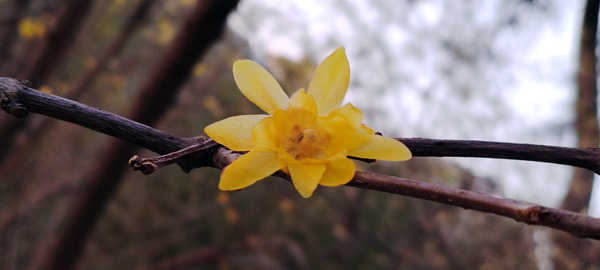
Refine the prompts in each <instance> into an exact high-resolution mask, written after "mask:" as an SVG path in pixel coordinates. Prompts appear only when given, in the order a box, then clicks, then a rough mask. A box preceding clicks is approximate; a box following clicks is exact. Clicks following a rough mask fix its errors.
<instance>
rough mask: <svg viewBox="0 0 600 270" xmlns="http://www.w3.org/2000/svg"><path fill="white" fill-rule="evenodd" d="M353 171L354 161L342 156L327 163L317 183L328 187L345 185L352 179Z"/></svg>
mask: <svg viewBox="0 0 600 270" xmlns="http://www.w3.org/2000/svg"><path fill="white" fill-rule="evenodd" d="M354 173H355V166H354V162H352V160H350V159H348V158H346V157H345V156H344V157H343V158H340V159H337V160H335V161H333V162H332V163H330V164H329V165H327V168H326V169H325V173H323V176H322V177H321V181H319V184H320V185H323V186H329V187H334V186H341V185H345V184H347V183H348V182H350V180H352V178H353V177H354Z"/></svg>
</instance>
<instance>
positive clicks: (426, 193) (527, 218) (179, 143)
mask: <svg viewBox="0 0 600 270" xmlns="http://www.w3.org/2000/svg"><path fill="white" fill-rule="evenodd" d="M15 104H16V105H15ZM0 108H2V109H3V110H5V111H6V112H8V113H15V112H18V114H19V115H21V116H22V115H23V114H24V115H27V113H39V114H43V115H46V116H49V117H53V118H57V119H61V120H64V121H68V122H72V123H75V124H78V125H81V126H84V127H87V128H90V129H93V130H96V131H98V132H102V133H104V134H108V135H111V136H115V137H117V138H120V139H123V140H126V141H129V142H132V143H135V144H137V145H139V146H141V147H144V148H147V149H149V150H152V151H155V152H157V153H159V154H169V153H172V154H170V156H167V157H162V158H161V157H159V158H154V159H140V158H137V159H132V160H131V164H132V165H136V164H137V163H136V160H141V161H146V164H139V166H142V167H143V166H148V164H152V162H154V161H160V162H162V164H160V165H161V166H162V165H164V164H165V162H166V163H168V162H185V163H186V164H187V165H188V166H190V167H189V168H190V169H191V168H199V167H206V166H209V167H215V168H219V169H222V168H224V167H225V166H227V165H229V164H230V163H231V162H233V161H234V160H235V159H237V158H238V157H239V156H241V155H242V154H241V153H237V152H234V151H231V150H229V149H227V148H224V147H222V146H220V145H218V144H215V143H214V142H213V141H212V140H206V139H203V138H202V139H200V137H197V138H191V139H187V138H179V137H175V136H172V135H169V134H167V133H164V132H161V131H158V130H156V129H153V128H151V127H148V126H145V125H142V124H139V123H137V122H134V121H131V120H128V119H126V118H123V117H120V116H117V115H114V114H111V113H108V112H105V111H102V110H99V109H94V108H91V107H88V106H86V105H83V104H80V103H77V102H75V101H71V100H67V99H63V98H60V97H56V96H53V95H49V94H46V93H42V92H39V91H37V90H35V89H32V88H30V87H29V86H27V85H26V84H23V83H22V82H20V81H18V80H15V79H11V78H0ZM15 108H19V109H18V110H16V111H15ZM399 140H400V141H402V142H404V143H405V144H406V145H407V146H408V148H409V149H410V150H411V151H412V152H413V154H414V155H415V156H436V157H441V156H455V157H456V156H460V157H488V158H500V159H516V160H529V161H539V162H550V163H556V164H564V165H572V166H579V167H582V168H587V169H590V170H594V171H595V172H598V164H596V163H597V162H596V160H600V158H599V157H600V153H599V152H598V149H579V148H567V147H555V146H543V145H531V144H512V143H497V142H484V141H459V140H433V139H399ZM188 147H191V148H190V149H196V150H198V151H200V152H195V151H190V149H187V150H182V151H181V152H177V151H178V150H181V149H185V148H188ZM173 152H176V153H173ZM142 163H143V162H142ZM157 167H158V166H157ZM275 175H276V176H278V177H280V178H283V179H286V180H288V181H289V180H290V179H289V176H288V175H287V174H285V173H283V172H277V173H275ZM347 185H348V186H353V187H358V188H364V189H371V190H378V191H383V192H388V193H393V194H399V195H404V196H409V197H414V198H419V199H424V200H429V201H434V202H439V203H443V204H448V205H453V206H459V207H462V208H465V209H473V210H477V211H481V212H487V213H493V214H496V215H501V216H505V217H509V218H512V219H514V220H516V221H518V222H524V223H526V224H531V225H540V226H545V227H550V228H554V229H558V230H562V231H565V232H568V233H571V234H573V235H575V236H579V237H588V238H593V239H600V219H597V218H592V217H589V216H586V215H581V214H578V213H574V212H569V211H565V210H560V209H553V208H548V207H543V206H540V205H536V204H533V203H528V202H521V201H516V200H511V199H503V198H495V197H491V196H487V195H484V194H481V193H477V192H472V191H467V190H461V189H456V188H449V187H445V186H441V185H436V184H432V183H427V182H422V181H416V180H411V179H405V178H399V177H393V176H386V175H380V174H375V173H370V172H357V173H356V175H355V177H354V179H353V180H352V181H351V182H350V183H348V184H347Z"/></svg>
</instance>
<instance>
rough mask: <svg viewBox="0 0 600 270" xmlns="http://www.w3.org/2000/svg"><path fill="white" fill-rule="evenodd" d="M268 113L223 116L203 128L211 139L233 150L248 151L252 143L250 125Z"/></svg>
mask: <svg viewBox="0 0 600 270" xmlns="http://www.w3.org/2000/svg"><path fill="white" fill-rule="evenodd" d="M267 116H268V115H266V114H255V115H238V116H232V117H229V118H225V119H223V120H221V121H218V122H215V123H212V124H210V125H208V126H207V127H205V128H204V132H205V133H206V135H208V136H209V137H210V138H211V139H213V140H215V141H216V142H218V143H220V144H222V145H225V146H227V147H228V148H229V149H231V150H233V151H250V149H252V146H253V145H254V141H253V140H252V127H253V126H254V125H256V124H257V123H258V122H260V121H261V120H263V119H264V118H265V117H267Z"/></svg>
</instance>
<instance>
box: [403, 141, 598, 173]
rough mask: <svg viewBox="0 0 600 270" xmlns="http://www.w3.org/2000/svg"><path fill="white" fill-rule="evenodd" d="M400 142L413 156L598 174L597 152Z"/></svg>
mask: <svg viewBox="0 0 600 270" xmlns="http://www.w3.org/2000/svg"><path fill="white" fill-rule="evenodd" d="M397 140H399V141H401V142H402V143H404V144H405V145H406V146H407V147H408V148H409V149H410V150H411V152H412V154H413V156H417V157H477V158H495V159H513V160H526V161H537V162H545V163H554V164H562V165H570V166H574V167H579V168H584V169H588V170H590V171H593V172H595V173H596V174H599V175H600V149H598V148H571V147H559V146H547V145H536V144H521V143H504V142H486V141H462V140H434V139H421V138H416V139H414V138H413V139H405V138H398V139H397Z"/></svg>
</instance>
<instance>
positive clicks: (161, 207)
mask: <svg viewBox="0 0 600 270" xmlns="http://www.w3.org/2000/svg"><path fill="white" fill-rule="evenodd" d="M597 6H598V2H597V1H589V3H588V2H587V1H583V0H579V1H558V0H537V1H536V0H508V1H506V0H505V1H500V0H496V1H492V0H491V1H470V0H457V1H435V0H405V1H398V0H396V1H392V0H354V1H350V0H328V1H316V0H303V1H267V0H241V1H239V3H238V1H234V0H227V1H225V0H222V1H219V0H196V1H194V0H172V1H154V0H113V1H92V0H86V1H76V0H50V1H40V0H0V76H1V77H13V78H17V79H23V80H29V81H30V82H31V84H32V85H33V87H34V88H36V89H39V90H41V91H44V92H47V93H51V94H54V95H58V96H62V97H66V98H69V99H73V100H77V101H79V102H82V103H84V104H87V105H90V106H93V107H97V108H101V109H103V110H106V111H109V112H112V113H115V114H119V115H123V116H126V117H129V118H132V119H134V120H136V121H139V122H142V123H145V124H148V125H150V126H153V127H156V128H157V129H160V130H162V131H165V132H167V133H170V134H173V135H175V136H180V137H194V136H199V135H204V134H203V131H202V130H203V129H204V127H205V126H206V125H208V124H210V123H213V122H215V121H217V120H220V119H223V118H225V117H228V116H233V115H239V114H250V113H259V112H260V110H259V109H258V108H257V107H256V106H254V105H253V104H252V103H251V102H249V101H248V100H247V99H246V98H245V97H244V96H243V95H242V94H241V93H240V92H239V90H238V89H237V86H236V85H235V83H234V81H233V76H232V72H231V68H232V63H233V62H234V61H235V60H237V59H246V58H249V59H252V60H254V61H257V62H259V63H261V64H262V65H263V66H265V67H266V68H267V69H268V70H269V71H271V72H272V73H273V74H274V76H275V77H276V79H277V80H278V81H279V82H280V83H281V84H282V86H283V88H284V89H285V90H286V91H287V92H288V93H290V94H291V93H293V92H294V91H296V90H297V89H300V88H305V87H306V86H307V85H308V82H309V81H310V78H311V76H312V73H313V72H314V70H315V67H316V65H317V64H318V63H319V62H320V61H322V59H324V58H325V57H326V56H327V55H329V54H330V53H331V52H332V51H333V50H335V49H336V48H337V47H339V46H344V47H345V48H346V53H347V54H348V58H349V62H350V68H351V83H350V88H349V90H348V94H347V96H346V100H345V102H351V103H352V104H353V105H354V106H356V107H357V108H360V109H361V110H362V111H363V112H364V113H365V121H364V123H365V124H367V125H368V126H370V127H372V128H373V129H375V130H377V131H380V132H382V133H383V134H384V135H386V136H389V137H424V138H436V139H465V140H466V139H468V140H490V141H503V142H518V143H535V144H547V145H558V146H569V147H576V146H581V147H598V120H597V119H598V118H597V116H596V114H597V110H596V107H595V106H596V96H597V94H596V93H597V90H596V74H597V71H596V69H595V65H596V60H595V59H596V56H595V40H596V30H597V26H596V25H597V17H598V7H597ZM586 12H588V14H592V15H594V16H591V17H593V18H594V19H593V20H591V19H590V20H591V21H590V20H588V19H587V18H589V16H588V17H586V20H584V14H586ZM584 21H585V22H586V23H585V24H584ZM582 33H584V34H585V35H582ZM590 35H591V40H592V42H591V45H590V46H587V47H585V46H583V45H585V44H586V42H585V40H586V39H585V38H583V39H582V36H583V37H588V39H589V37H590ZM582 40H583V41H582ZM588 43H589V42H588ZM580 47H581V48H582V49H581V50H580ZM585 48H587V50H585ZM580 51H581V54H580ZM177 52H185V53H180V54H179V55H178V54H177ZM580 56H581V57H580ZM582 70H583V72H582ZM578 71H579V74H580V75H579V77H578V75H577V74H578ZM581 74H588V75H589V76H588V77H585V76H583V75H581ZM578 78H579V79H578ZM152 91H154V92H152ZM161 97H162V98H161ZM165 97H166V98H165ZM590 97H591V98H590ZM586 102H587V103H586ZM586 106H587V107H586ZM586 108H587V109H586ZM582 119H584V120H582ZM585 119H587V120H585ZM590 119H591V121H590ZM582 123H583V124H582ZM133 154H137V155H140V156H144V157H150V156H155V155H156V153H152V152H150V151H148V150H143V149H140V148H135V147H134V146H132V145H130V144H126V143H123V142H119V141H117V140H115V139H111V138H110V137H108V136H106V135H103V134H100V133H98V132H94V131H91V130H89V129H85V128H82V127H79V126H76V125H73V124H70V123H65V122H61V121H56V120H53V119H49V118H47V117H43V116H39V115H30V116H28V117H27V118H25V119H20V120H16V119H15V118H14V117H13V116H12V115H8V114H6V113H4V112H2V113H0V269H46V268H48V269H49V268H55V269H65V268H70V267H72V268H76V269H600V256H598V254H600V243H598V242H597V241H590V240H582V239H576V238H574V237H572V236H570V235H566V234H564V233H560V232H556V231H552V230H549V229H545V228H538V227H533V226H526V225H524V224H520V223H517V222H515V221H513V220H509V219H507V218H500V217H496V216H493V215H490V214H485V213H478V212H473V211H467V210H463V209H459V208H455V207H450V206H446V205H441V204H438V203H433V202H427V201H421V200H417V199H412V198H405V197H400V196H394V195H390V194H384V193H380V192H375V191H366V190H359V189H355V188H349V187H336V188H326V187H319V188H318V189H317V191H316V192H315V194H314V195H313V196H312V197H311V198H310V199H303V198H302V197H301V196H300V195H299V194H297V192H296V191H295V190H294V189H293V187H292V186H291V185H290V184H289V183H288V182H285V181H281V180H279V179H275V178H273V179H271V178H269V179H266V180H264V181H260V182H258V183H257V184H255V185H252V186H250V187H248V188H246V189H244V190H241V191H237V192H221V191H219V190H218V188H217V183H218V179H219V174H220V171H218V170H216V169H212V168H202V169H195V170H193V171H192V172H191V173H189V174H187V173H184V172H182V171H181V169H179V168H178V167H177V166H170V167H167V168H165V169H161V170H159V171H157V172H156V173H154V174H152V175H149V176H144V175H142V174H140V173H139V172H133V171H131V170H130V169H129V168H128V167H127V160H128V158H129V157H131V156H132V155H133ZM358 166H359V168H360V169H361V170H369V171H376V172H379V173H384V174H389V175H397V176H402V177H407V178H411V179H416V180H421V181H428V182H434V183H438V184H443V185H446V186H452V187H458V188H463V189H469V190H474V191H479V192H483V193H486V194H490V195H493V196H502V197H508V198H514V199H519V200H525V201H530V202H534V203H539V204H542V205H545V206H551V207H562V208H565V209H569V210H572V211H577V212H582V213H588V214H590V215H592V216H596V217H599V216H600V187H596V191H594V192H592V183H593V177H594V176H593V174H589V173H587V172H585V171H579V172H578V171H576V170H573V169H572V168H571V167H567V166H560V165H552V164H540V163H533V162H522V161H521V162H517V161H505V160H491V159H468V158H413V159H412V160H410V161H407V162H401V163H399V162H394V163H389V162H377V163H375V164H363V163H358ZM574 171H575V173H574ZM597 186H598V185H597ZM590 198H591V199H590ZM63 267H64V268H63Z"/></svg>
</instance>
